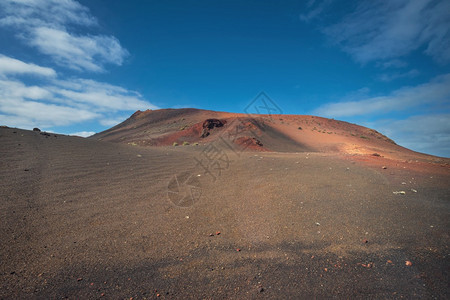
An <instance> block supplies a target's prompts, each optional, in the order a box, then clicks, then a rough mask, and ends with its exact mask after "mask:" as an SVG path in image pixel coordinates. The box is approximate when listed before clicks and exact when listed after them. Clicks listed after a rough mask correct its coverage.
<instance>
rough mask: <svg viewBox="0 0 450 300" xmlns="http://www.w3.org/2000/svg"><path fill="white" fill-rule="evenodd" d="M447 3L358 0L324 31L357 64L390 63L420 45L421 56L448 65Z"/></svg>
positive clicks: (449, 23)
mask: <svg viewBox="0 0 450 300" xmlns="http://www.w3.org/2000/svg"><path fill="white" fill-rule="evenodd" d="M449 11H450V1H448V0H438V1H433V0H392V1H370V0H366V1H362V2H361V3H360V4H359V5H358V7H357V9H356V10H355V11H354V12H353V13H351V14H349V15H347V16H345V17H344V19H343V20H342V21H341V22H339V23H337V24H334V25H332V26H329V27H327V28H326V29H325V30H324V32H325V33H326V34H327V35H328V36H329V37H331V39H332V40H333V41H334V42H336V43H338V44H339V45H341V46H342V48H343V50H344V51H346V52H348V53H349V54H351V55H352V56H353V57H354V59H355V60H356V61H358V62H361V63H367V62H370V61H375V60H391V59H394V58H398V57H401V56H404V55H407V54H409V53H410V52H412V51H414V50H416V49H419V47H422V46H424V47H425V48H426V49H425V51H424V52H425V54H427V55H430V56H432V57H433V58H434V59H435V60H436V61H438V62H441V63H448V62H450V14H449Z"/></svg>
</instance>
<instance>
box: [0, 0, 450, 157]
mask: <svg viewBox="0 0 450 300" xmlns="http://www.w3.org/2000/svg"><path fill="white" fill-rule="evenodd" d="M449 11H450V1H445V0H441V1H436V0H392V1H373V0H372V1H343V0H341V1H338V0H315V1H314V0H309V1H275V0H274V1H232V0H229V1H220V0H218V1H208V0H205V1H189V0H184V1H150V0H149V1H137V0H136V1H113V0H89V1H81V0H80V1H78V2H77V1H74V0H65V1H59V0H2V1H0V123H2V124H5V125H8V126H14V127H20V128H27V129H30V128H33V127H40V128H41V129H44V130H48V131H54V132H59V133H65V134H78V135H89V134H91V133H93V132H99V131H102V130H105V129H107V128H109V127H111V126H113V125H115V124H117V123H118V122H121V121H123V120H124V119H126V118H127V117H128V116H129V115H131V114H132V113H133V112H134V111H136V110H138V109H141V110H143V109H156V108H169V107H172V108H179V107H196V108H202V109H211V110H220V111H229V112H243V110H244V108H245V107H246V106H247V104H248V103H250V102H251V101H252V99H253V98H254V97H255V96H257V95H258V93H259V92H260V91H264V92H266V93H267V95H269V96H270V97H271V99H272V100H273V101H274V102H276V103H277V105H278V106H279V107H280V108H281V109H282V111H283V113H285V114H314V115H320V116H324V117H329V118H335V119H339V120H345V121H349V122H353V123H357V124H361V125H364V126H368V127H370V128H374V129H376V130H378V131H380V132H382V133H384V134H386V135H388V136H389V137H391V138H393V139H394V140H395V141H396V142H397V143H399V144H400V145H403V146H406V147H408V148H411V149H413V150H416V151H420V152H425V153H430V154H435V155H440V156H446V157H450V13H448V12H449Z"/></svg>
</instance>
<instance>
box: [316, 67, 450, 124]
mask: <svg viewBox="0 0 450 300" xmlns="http://www.w3.org/2000/svg"><path fill="white" fill-rule="evenodd" d="M449 86H450V74H446V75H443V76H439V77H437V78H435V79H433V80H432V81H430V82H428V83H425V84H421V85H418V86H414V87H404V88H401V89H398V90H395V91H394V92H392V93H391V94H390V95H388V96H380V97H371V98H365V99H363V100H358V101H344V102H337V103H328V104H325V105H322V106H320V107H319V108H317V109H316V110H315V111H314V113H315V114H318V115H321V116H325V117H335V118H337V117H352V116H361V115H374V114H382V113H383V114H384V113H387V112H392V111H405V110H411V109H412V108H417V107H418V106H422V105H430V104H432V105H439V104H444V103H447V105H448V104H449V103H450V88H449Z"/></svg>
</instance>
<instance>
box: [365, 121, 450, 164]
mask: <svg viewBox="0 0 450 300" xmlns="http://www.w3.org/2000/svg"><path fill="white" fill-rule="evenodd" d="M449 120H450V114H433V115H418V116H412V117H409V118H407V119H404V120H379V121H376V122H374V123H373V124H372V125H371V127H373V128H375V129H377V130H378V131H380V132H383V133H384V134H386V135H387V136H389V137H390V138H392V139H394V140H395V141H396V142H397V143H398V144H399V145H402V146H404V147H407V148H409V149H413V150H415V151H419V152H424V153H430V154H434V155H438V156H444V157H450V122H449Z"/></svg>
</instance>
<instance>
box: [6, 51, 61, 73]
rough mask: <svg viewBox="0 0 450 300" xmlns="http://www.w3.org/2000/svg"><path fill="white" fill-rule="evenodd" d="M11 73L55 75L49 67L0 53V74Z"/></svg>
mask: <svg viewBox="0 0 450 300" xmlns="http://www.w3.org/2000/svg"><path fill="white" fill-rule="evenodd" d="M13 74H31V75H39V76H49V77H55V76H56V72H55V70H53V69H51V68H45V67H40V66H38V65H35V64H31V63H24V62H23V61H20V60H17V59H14V58H11V57H8V56H4V55H1V54H0V76H2V75H13Z"/></svg>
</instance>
